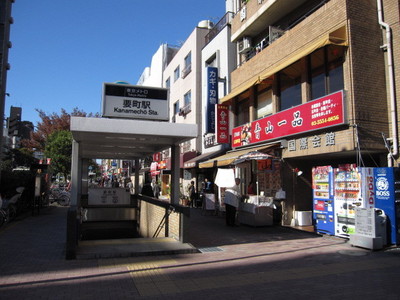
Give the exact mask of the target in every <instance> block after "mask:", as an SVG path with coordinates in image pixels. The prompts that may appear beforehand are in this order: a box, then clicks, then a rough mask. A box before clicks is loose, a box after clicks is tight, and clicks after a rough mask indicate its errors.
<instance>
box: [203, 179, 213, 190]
mask: <svg viewBox="0 0 400 300" xmlns="http://www.w3.org/2000/svg"><path fill="white" fill-rule="evenodd" d="M212 186H213V185H212V182H211V181H209V180H208V179H207V178H206V179H204V192H205V193H212V192H213V190H212Z"/></svg>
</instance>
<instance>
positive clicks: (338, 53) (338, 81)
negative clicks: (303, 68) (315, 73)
mask: <svg viewBox="0 0 400 300" xmlns="http://www.w3.org/2000/svg"><path fill="white" fill-rule="evenodd" d="M344 51H345V48H344V47H340V46H334V45H332V46H329V47H328V48H327V59H328V86H329V90H328V94H331V93H334V92H336V91H340V90H343V89H344V78H343V62H344Z"/></svg>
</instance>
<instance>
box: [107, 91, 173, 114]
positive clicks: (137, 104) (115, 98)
mask: <svg viewBox="0 0 400 300" xmlns="http://www.w3.org/2000/svg"><path fill="white" fill-rule="evenodd" d="M102 116H103V117H112V118H124V119H146V120H162V121H168V120H169V101H168V89H165V88H157V87H146V86H138V85H128V84H118V83H104V84H103V100H102Z"/></svg>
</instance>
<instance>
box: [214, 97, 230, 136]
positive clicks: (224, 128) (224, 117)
mask: <svg viewBox="0 0 400 300" xmlns="http://www.w3.org/2000/svg"><path fill="white" fill-rule="evenodd" d="M216 108H217V126H216V129H217V143H218V144H227V143H229V107H228V106H227V105H223V104H217V106H216Z"/></svg>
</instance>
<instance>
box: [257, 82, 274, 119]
mask: <svg viewBox="0 0 400 300" xmlns="http://www.w3.org/2000/svg"><path fill="white" fill-rule="evenodd" d="M272 113H273V109H272V89H268V90H266V91H263V92H262V93H260V94H258V96H257V119H260V118H263V117H265V116H268V115H272Z"/></svg>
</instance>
